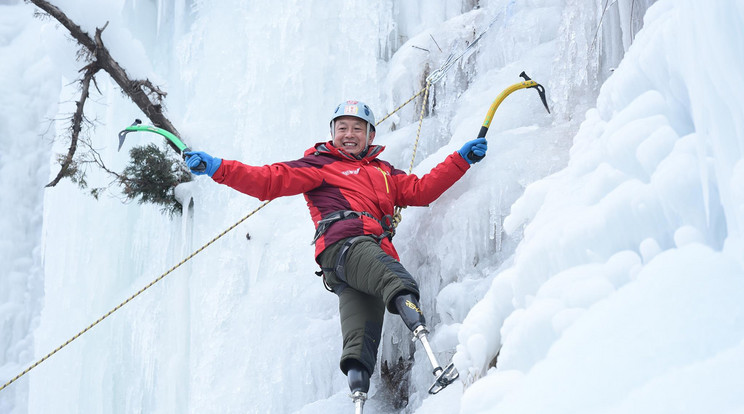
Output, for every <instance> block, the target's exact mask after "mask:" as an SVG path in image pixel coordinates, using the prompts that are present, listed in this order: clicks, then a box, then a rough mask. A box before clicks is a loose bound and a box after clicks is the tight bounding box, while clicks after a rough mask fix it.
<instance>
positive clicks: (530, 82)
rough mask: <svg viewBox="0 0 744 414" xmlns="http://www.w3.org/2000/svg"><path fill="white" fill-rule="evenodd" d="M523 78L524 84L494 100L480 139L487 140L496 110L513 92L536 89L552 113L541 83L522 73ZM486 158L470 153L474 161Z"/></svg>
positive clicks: (510, 88) (508, 89)
mask: <svg viewBox="0 0 744 414" xmlns="http://www.w3.org/2000/svg"><path fill="white" fill-rule="evenodd" d="M519 76H521V77H522V78H524V82H517V83H515V84H513V85H511V86H509V87H508V88H506V89H504V90H503V91H501V93H500V94H499V96H497V97H496V99H494V101H493V103H492V104H491V108H490V109H489V110H488V114H486V119H485V120H484V121H483V125H482V126H481V129H480V131H478V138H485V137H486V134H487V133H488V127H489V126H491V120H492V119H493V115H494V114H495V113H496V109H498V107H499V105H501V102H503V101H504V99H506V97H507V96H509V95H510V94H511V93H512V92H514V91H518V90H520V89H525V88H535V89H537V93H539V94H540V99H541V100H542V103H543V105H545V109H546V110H547V111H548V113H550V108H548V101H547V99H545V88H543V86H542V85H540V84H539V83H537V82H535V81H533V80H532V79H530V77H529V76H527V74H526V73H524V72H522V73H520V74H519ZM483 157H484V156H477V155H475V154H474V153H473V151H470V152H469V153H468V158H470V159H471V160H472V161H479V160H481V159H483Z"/></svg>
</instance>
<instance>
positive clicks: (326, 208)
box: [212, 141, 470, 260]
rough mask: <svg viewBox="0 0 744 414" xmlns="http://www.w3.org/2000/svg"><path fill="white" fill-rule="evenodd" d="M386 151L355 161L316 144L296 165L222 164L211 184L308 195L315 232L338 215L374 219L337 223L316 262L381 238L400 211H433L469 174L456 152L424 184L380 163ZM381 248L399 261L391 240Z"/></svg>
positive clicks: (373, 150)
mask: <svg viewBox="0 0 744 414" xmlns="http://www.w3.org/2000/svg"><path fill="white" fill-rule="evenodd" d="M384 149H385V147H382V146H379V145H372V146H370V147H369V150H368V153H367V155H366V156H365V157H364V158H362V159H356V158H355V157H353V156H351V155H349V154H347V153H346V152H345V151H342V150H339V149H337V148H335V147H334V146H333V144H332V143H331V142H330V141H329V142H327V143H318V144H316V145H315V146H314V147H312V148H310V149H308V150H307V151H305V156H304V157H303V158H301V159H299V160H296V161H289V162H279V163H275V164H271V165H265V166H262V167H254V166H250V165H245V164H243V163H240V162H238V161H229V160H223V161H222V165H220V167H219V168H218V169H217V171H216V172H215V173H214V175H213V176H212V179H214V180H215V181H216V182H218V183H220V184H225V185H227V186H229V187H232V188H234V189H236V190H238V191H240V192H242V193H245V194H248V195H250V196H253V197H256V198H258V199H260V200H271V199H274V198H277V197H282V196H289V195H295V194H304V195H305V200H307V206H308V208H309V209H310V215H311V216H312V219H313V223H314V224H315V227H316V228H317V227H318V222H319V221H320V220H321V219H323V218H325V217H327V216H329V215H330V214H331V213H334V212H337V211H344V210H345V211H356V212H365V213H368V214H369V215H370V216H373V217H374V218H372V217H370V216H368V215H366V214H365V215H359V216H358V217H353V218H349V219H346V220H341V221H338V222H335V223H333V224H332V225H331V226H330V227H329V228H328V229H327V231H325V232H323V234H321V235H320V237H319V238H318V239H317V240H316V242H315V257H316V258H317V257H318V255H319V254H320V253H321V252H322V251H323V250H324V249H325V248H326V247H327V246H330V245H331V244H333V243H335V242H337V241H339V240H341V239H345V238H347V237H353V236H361V235H372V236H380V235H382V234H383V233H384V232H385V230H384V229H383V227H382V224H381V221H385V220H386V219H387V218H386V217H385V216H389V217H392V214H393V209H394V207H395V206H401V207H406V206H425V205H428V204H429V203H431V202H432V201H434V200H436V199H437V198H438V197H439V196H440V195H442V193H443V192H444V191H445V190H447V189H448V188H449V187H450V186H452V184H454V183H455V182H456V181H457V180H458V179H460V177H462V176H463V174H465V171H467V170H468V168H470V165H469V164H468V162H467V161H465V160H464V159H463V158H462V156H460V155H459V154H458V153H457V152H454V153H452V154H451V155H449V156H448V157H447V158H446V159H445V160H444V161H443V162H441V163H440V164H439V165H437V166H436V167H434V168H433V169H432V170H431V171H430V172H429V173H428V174H425V175H424V176H422V177H421V178H419V177H417V176H416V175H414V174H411V175H408V174H406V173H405V172H404V171H401V170H398V169H396V168H394V167H393V166H392V165H390V164H389V163H388V162H386V161H382V160H379V159H377V156H378V155H379V154H380V153H381V152H382V151H383V150H384ZM380 245H381V247H382V249H383V250H384V251H385V252H386V253H388V254H389V255H391V256H392V257H394V258H395V259H396V260H397V259H398V253H397V252H396V251H395V247H393V244H392V243H391V241H390V239H389V238H387V237H386V238H383V239H382V240H381V241H380Z"/></svg>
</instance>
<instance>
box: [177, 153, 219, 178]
mask: <svg viewBox="0 0 744 414" xmlns="http://www.w3.org/2000/svg"><path fill="white" fill-rule="evenodd" d="M183 155H185V156H186V166H188V167H189V169H190V170H191V172H192V173H193V174H194V175H204V174H207V175H208V176H210V177H211V176H213V175H214V173H215V172H216V171H217V169H218V168H220V165H222V158H216V157H213V156H211V155H209V154H207V153H206V152H203V151H186V152H184V153H183Z"/></svg>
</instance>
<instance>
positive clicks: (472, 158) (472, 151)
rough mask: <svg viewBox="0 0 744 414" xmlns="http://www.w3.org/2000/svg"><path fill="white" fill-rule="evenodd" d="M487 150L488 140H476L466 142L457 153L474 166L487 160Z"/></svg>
mask: <svg viewBox="0 0 744 414" xmlns="http://www.w3.org/2000/svg"><path fill="white" fill-rule="evenodd" d="M486 150H488V142H486V138H476V139H474V140H472V141H468V142H466V143H465V145H463V146H462V148H460V150H459V151H457V152H458V153H460V155H461V156H462V158H464V159H465V161H467V162H468V164H471V165H472V164H475V163H476V162H478V161H480V160H482V159H483V158H485V156H486Z"/></svg>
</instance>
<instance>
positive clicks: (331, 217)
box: [311, 210, 395, 244]
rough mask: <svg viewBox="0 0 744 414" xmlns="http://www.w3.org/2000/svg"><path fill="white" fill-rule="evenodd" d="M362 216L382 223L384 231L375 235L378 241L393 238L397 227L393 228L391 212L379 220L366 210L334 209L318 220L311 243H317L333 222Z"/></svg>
mask: <svg viewBox="0 0 744 414" xmlns="http://www.w3.org/2000/svg"><path fill="white" fill-rule="evenodd" d="M362 216H365V217H369V218H371V219H373V220H375V221H376V222H378V223H379V224H380V227H382V233H380V234H379V235H377V236H373V237H374V238H375V239H377V240H378V241H381V240H382V239H385V238H388V239H391V240H392V239H393V236H394V233H395V229H394V228H393V223H392V220H393V217H392V216H391V215H389V214H386V215H384V216H383V217H382V220H378V219H377V217H375V216H373V215H372V214H370V213H368V212H366V211H353V210H339V211H334V212H333V213H331V214H328V215H327V216H325V217H323V219H321V220H319V221H318V228H317V229H315V236H314V237H313V242H312V243H311V244H315V242H316V241H318V239H319V238H320V236H322V235H323V233H325V232H326V230H328V228H329V227H331V225H332V224H334V223H336V222H338V221H343V220H348V219H353V218H360V217H362Z"/></svg>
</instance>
